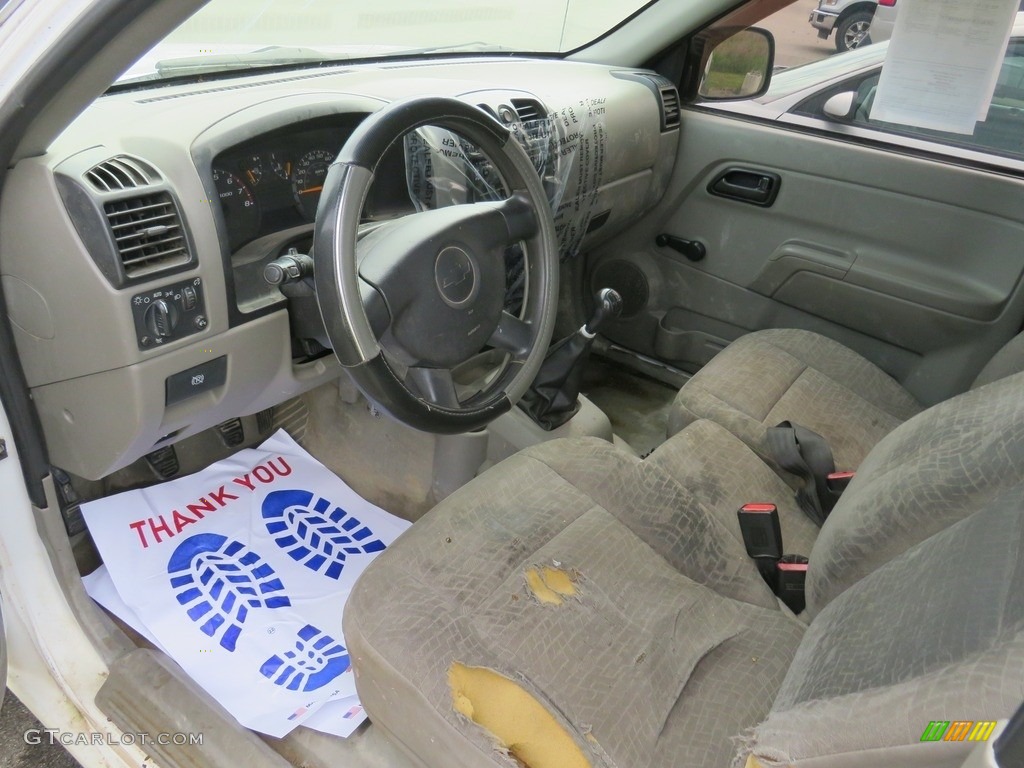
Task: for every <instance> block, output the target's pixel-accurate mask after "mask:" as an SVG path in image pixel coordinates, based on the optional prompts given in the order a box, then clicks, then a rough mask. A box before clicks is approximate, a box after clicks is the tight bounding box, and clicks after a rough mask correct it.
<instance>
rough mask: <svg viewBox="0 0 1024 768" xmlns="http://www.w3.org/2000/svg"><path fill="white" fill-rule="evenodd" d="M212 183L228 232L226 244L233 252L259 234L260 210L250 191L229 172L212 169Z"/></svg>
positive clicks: (240, 180)
mask: <svg viewBox="0 0 1024 768" xmlns="http://www.w3.org/2000/svg"><path fill="white" fill-rule="evenodd" d="M213 183H214V185H215V186H216V187H217V197H218V198H219V199H220V210H221V212H222V213H223V214H224V225H225V227H226V228H227V231H228V244H229V245H230V247H231V250H234V249H235V248H237V247H238V246H239V245H241V244H242V243H245V242H248V241H249V240H252V239H253V237H255V236H256V234H257V232H259V228H260V209H259V206H257V204H256V198H255V197H254V196H253V193H252V190H251V189H249V187H248V186H246V183H245V182H244V181H242V179H241V178H239V177H238V176H237V175H235V174H234V173H231V171H225V170H224V169H223V168H214V169H213Z"/></svg>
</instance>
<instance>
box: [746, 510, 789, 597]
mask: <svg viewBox="0 0 1024 768" xmlns="http://www.w3.org/2000/svg"><path fill="white" fill-rule="evenodd" d="M737 515H738V516H739V519H740V533H741V534H742V535H743V545H744V546H745V547H746V548H747V554H748V555H749V556H750V557H752V558H753V560H754V562H755V563H756V564H757V570H758V572H760V574H761V577H762V578H763V579H764V580H765V583H766V584H768V586H769V587H770V588H771V590H772V591H773V592H774V591H775V583H776V576H775V564H776V563H777V562H778V561H779V558H780V557H782V528H781V527H780V526H779V510H778V508H777V507H776V506H775V505H774V504H744V505H743V506H742V507H740V508H739V510H738V511H737Z"/></svg>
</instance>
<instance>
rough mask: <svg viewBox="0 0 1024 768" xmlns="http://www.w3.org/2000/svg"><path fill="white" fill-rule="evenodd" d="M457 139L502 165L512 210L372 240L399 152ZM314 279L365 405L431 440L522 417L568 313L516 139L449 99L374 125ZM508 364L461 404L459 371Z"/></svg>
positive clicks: (339, 193) (547, 223)
mask: <svg viewBox="0 0 1024 768" xmlns="http://www.w3.org/2000/svg"><path fill="white" fill-rule="evenodd" d="M426 125H431V126H437V127H440V128H446V129H448V130H450V131H453V132H454V133H457V134H458V135H460V136H462V137H464V138H466V139H468V140H469V141H471V142H472V143H473V144H474V145H476V147H477V148H478V149H480V150H481V151H482V152H483V153H484V154H485V155H486V156H487V157H488V158H489V159H490V161H491V162H492V164H493V166H494V168H495V169H496V170H497V172H498V175H499V176H500V178H501V179H502V181H503V182H504V187H505V189H506V190H510V191H511V193H510V194H509V196H508V197H507V198H505V199H504V200H500V201H496V202H480V203H472V204H467V205H455V206H450V207H446V208H439V209H436V210H427V211H422V212H418V213H411V214H409V215H407V216H403V217H402V218H399V219H396V220H395V221H393V222H389V223H387V224H384V225H382V226H379V227H377V228H376V229H374V230H373V231H372V232H370V233H369V234H365V235H364V236H363V237H359V225H360V218H361V213H362V208H363V203H364V201H365V199H366V195H367V191H368V189H369V187H370V184H371V182H372V181H373V179H374V175H375V173H376V171H377V166H378V164H379V163H380V161H381V158H383V157H384V155H385V153H386V152H387V150H388V149H389V148H390V147H391V146H392V145H393V144H394V143H395V142H396V141H398V140H400V139H401V138H402V137H403V136H405V135H406V134H407V133H409V132H410V131H413V130H415V129H417V128H420V127H422V126H426ZM516 243H522V245H523V251H524V267H525V274H526V288H525V297H524V300H523V307H522V311H521V312H520V313H519V314H518V315H517V314H512V313H510V312H508V311H506V309H505V306H504V304H505V287H506V286H505V282H506V277H505V251H506V249H507V248H508V247H509V246H511V245H514V244H516ZM313 260H314V277H315V282H316V292H317V301H318V303H319V307H320V314H321V317H322V319H323V321H324V325H325V327H326V330H327V336H328V338H329V339H330V341H331V345H332V347H333V349H334V354H335V355H336V356H337V357H338V359H339V361H340V362H341V364H342V365H343V366H345V367H346V368H347V369H348V370H349V372H350V373H351V375H352V378H353V380H354V381H355V384H356V386H357V387H358V388H359V389H360V391H362V393H363V394H364V395H366V397H367V398H368V399H369V400H370V401H371V402H373V403H374V404H376V405H377V406H378V407H380V408H381V409H382V410H383V411H385V412H386V413H388V414H390V415H391V416H392V417H394V418H396V419H397V420H399V421H401V422H404V423H405V424H408V425H409V426H412V427H415V428H416V429H420V430H423V431H426V432H435V433H441V434H454V433H458V432H468V431H472V430H474V429H477V428H479V427H482V426H484V425H485V424H487V423H489V422H490V421H492V420H493V419H495V418H496V417H498V416H499V415H501V414H502V413H504V412H505V411H507V410H509V409H510V408H511V407H512V405H513V404H514V403H516V402H517V401H518V400H519V399H520V398H521V397H522V396H523V394H524V393H525V392H526V390H527V388H528V387H529V385H530V383H531V382H532V381H533V379H534V377H535V376H536V375H537V371H538V370H539V368H540V364H541V362H542V361H543V358H544V355H545V353H546V351H547V347H548V344H549V343H550V341H551V333H552V329H553V327H554V319H555V311H556V306H557V300H558V246H557V242H556V239H555V226H554V221H553V218H552V213H551V207H550V205H549V204H548V201H547V196H546V195H545V193H544V188H543V185H542V184H541V181H540V178H539V176H538V175H537V172H536V170H535V169H534V167H533V164H532V162H531V161H530V159H529V157H528V156H527V155H526V152H525V151H524V150H523V148H522V147H521V146H520V145H519V143H518V142H517V141H516V140H515V139H514V138H513V137H512V134H511V133H510V132H509V131H508V129H506V128H505V127H504V126H502V125H501V124H500V123H499V122H498V121H497V120H495V119H494V118H492V117H491V116H490V115H488V114H487V113H486V112H484V111H483V110H481V109H478V108H477V107H474V106H471V105H469V104H465V103H463V102H461V101H457V100H455V99H451V98H444V97H415V98H411V99H405V100H402V101H396V102H393V103H392V104H390V105H388V106H385V107H383V108H382V109H381V110H379V111H378V112H375V113H374V114H372V115H371V116H370V117H368V118H366V120H364V121H363V122H362V123H361V124H360V125H359V127H358V128H357V129H356V131H355V132H354V133H353V134H352V136H351V137H350V138H349V140H348V142H346V144H345V146H344V147H343V148H342V150H341V153H340V154H339V155H338V157H337V159H336V160H335V161H334V163H333V164H332V165H331V167H330V169H329V170H328V173H327V176H326V178H325V179H324V188H323V192H322V194H321V198H320V204H319V207H318V208H317V213H316V222H315V231H314V243H313ZM487 348H493V349H495V350H498V351H499V352H501V353H503V355H502V357H503V364H502V365H500V366H497V372H496V373H493V374H492V377H491V379H490V380H489V381H487V383H485V384H484V386H483V388H482V389H481V390H479V391H477V392H475V393H473V394H471V395H469V396H466V397H464V398H462V399H460V394H459V393H458V392H457V390H456V385H455V379H454V378H453V374H452V370H453V369H455V368H457V367H458V366H459V365H460V364H463V363H466V362H468V361H470V360H472V359H473V358H475V357H476V356H477V355H479V354H480V353H481V352H482V351H483V350H485V349H487Z"/></svg>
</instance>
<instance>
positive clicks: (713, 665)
mask: <svg viewBox="0 0 1024 768" xmlns="http://www.w3.org/2000/svg"><path fill="white" fill-rule="evenodd" d="M702 445H703V446H707V447H708V449H709V453H708V454H707V455H704V456H702V455H699V454H700V450H701V447H702ZM730 445H732V448H730V447H729V446H730ZM716 452H719V453H721V455H722V456H723V457H725V458H723V459H719V458H716ZM727 454H728V455H727ZM756 467H760V468H759V469H755V468H756ZM730 474H732V475H734V476H735V477H734V482H735V484H736V486H737V487H736V488H735V489H733V488H732V486H730V485H729V484H728V476H729V475H730ZM751 477H753V478H754V482H753V484H752V485H751V486H750V487H749V488H748V489H744V488H743V487H742V483H743V482H744V480H745V479H746V478H751ZM772 477H773V473H772V472H771V471H770V469H769V468H767V467H765V466H764V465H759V464H758V463H757V462H756V459H755V458H754V456H753V454H752V453H751V451H750V450H749V449H748V448H747V447H746V446H744V445H743V444H742V443H741V441H739V440H738V438H736V437H735V436H732V435H730V434H729V433H728V432H727V431H726V430H724V429H722V428H721V427H720V426H719V425H715V424H711V423H708V422H704V421H697V422H694V423H693V424H691V425H689V426H688V427H687V428H686V429H684V430H683V431H682V432H681V433H679V434H678V435H676V436H675V437H674V438H672V439H671V440H669V441H668V442H667V443H666V444H665V445H664V446H662V447H661V448H659V449H658V450H657V451H655V453H654V454H653V455H652V456H651V457H649V458H648V459H646V460H640V459H637V458H636V457H633V456H629V455H627V454H626V453H625V452H623V451H620V450H619V449H617V448H615V447H613V446H612V445H610V444H607V443H603V442H602V441H599V440H593V439H590V440H577V441H554V442H552V443H547V444H544V445H541V446H537V447H535V448H532V449H530V450H528V451H525V452H523V453H521V454H519V455H517V456H515V457H513V458H512V459H510V460H508V461H506V462H503V463H502V464H500V465H498V466H497V467H495V468H493V469H492V470H490V471H488V472H487V473H485V474H484V475H482V476H481V477H479V478H477V479H476V480H474V481H473V482H471V483H470V484H468V485H467V486H466V487H464V488H463V489H461V490H460V491H458V492H457V493H455V494H454V495H453V496H451V497H450V498H449V499H447V500H446V501H445V502H443V503H442V504H440V505H439V506H438V507H436V508H435V509H434V510H432V511H431V512H430V513H429V514H428V515H427V516H426V517H425V518H424V519H423V520H421V521H420V522H418V523H417V524H416V525H414V526H413V528H412V529H410V531H409V532H407V533H406V534H405V535H403V536H402V537H401V538H400V539H399V541H398V542H396V543H395V544H394V545H393V546H392V547H391V548H389V550H388V551H387V552H385V553H383V554H382V555H381V556H380V557H379V558H378V559H377V560H376V561H375V562H374V563H372V564H371V565H370V567H369V568H367V570H366V572H365V573H364V575H363V576H362V577H361V578H360V580H359V581H358V583H357V584H356V587H355V589H354V591H353V593H352V597H351V598H350V601H349V604H348V606H347V608H346V613H345V637H346V641H347V643H348V647H349V651H350V653H351V655H352V659H353V664H354V666H355V669H356V672H357V677H356V679H357V687H358V689H359V692H360V695H361V696H362V698H363V703H364V705H365V706H366V708H367V711H368V712H369V713H370V715H371V719H372V720H373V721H374V722H375V723H376V724H377V725H378V726H380V727H382V728H384V729H385V730H388V731H390V732H392V733H393V734H394V735H395V736H396V738H398V739H399V740H400V741H401V742H402V743H403V744H405V745H406V746H407V747H408V748H409V749H410V750H411V751H412V752H414V753H416V754H417V755H418V756H419V757H420V759H421V760H423V761H424V763H425V764H427V765H430V766H492V765H505V766H511V765H515V764H516V763H515V762H514V761H513V758H512V757H510V756H509V755H508V754H507V753H506V752H505V751H503V749H502V747H501V745H499V744H496V743H495V739H494V737H493V736H492V735H491V734H490V733H489V732H488V731H486V730H485V729H483V728H481V727H480V726H479V725H477V724H476V723H474V722H471V721H470V720H468V719H467V718H466V717H464V716H463V715H462V714H459V713H457V712H456V711H455V710H454V707H453V701H452V694H451V691H450V690H449V687H448V671H449V669H450V668H451V665H452V664H453V663H455V662H458V663H461V664H465V665H469V666H474V667H484V668H488V669H492V670H494V671H496V672H498V673H500V674H501V675H503V676H504V677H505V678H507V679H509V680H512V681H515V682H516V683H518V684H519V685H521V686H522V687H523V688H524V689H525V690H526V691H527V692H529V693H530V694H531V695H532V696H533V697H534V698H535V699H536V700H537V701H539V702H540V703H541V704H542V705H543V706H544V708H545V709H546V710H547V711H549V712H550V713H551V714H552V716H553V717H555V719H556V720H557V721H558V723H560V724H561V725H562V727H563V728H564V729H565V731H566V732H567V733H568V734H570V736H571V737H572V739H573V740H574V741H575V743H576V744H577V745H578V746H579V748H580V750H581V751H582V752H583V754H585V756H586V759H587V760H588V762H589V763H590V764H591V765H593V766H619V767H620V768H625V767H626V766H641V765H642V766H653V767H655V768H660V767H661V766H665V767H666V768H667V767H668V766H699V767H700V768H705V767H706V768H712V767H713V766H714V767H720V766H726V765H729V764H730V763H732V764H733V765H734V766H742V765H743V764H744V762H745V761H746V759H747V757H748V756H749V755H751V754H752V755H754V756H756V757H757V759H758V760H759V761H760V762H761V763H762V764H763V765H764V766H768V767H770V768H774V767H775V766H780V767H781V766H796V767H797V768H824V767H825V766H834V765H842V766H844V768H860V767H861V766H863V767H864V768H867V766H876V765H879V764H885V765H907V766H917V765H920V766H924V765H940V766H945V765H948V766H950V767H951V768H952V766H954V765H958V764H959V763H958V761H959V760H962V758H963V756H964V750H966V749H967V748H969V746H970V745H969V744H964V745H951V744H944V745H942V746H944V747H946V750H945V751H944V752H941V753H938V752H937V751H936V748H935V745H931V744H923V745H922V744H920V743H919V740H920V736H921V733H922V732H923V730H924V728H925V726H927V724H928V722H929V721H931V720H935V719H952V718H956V717H969V718H974V719H977V720H982V719H998V718H1003V717H1007V716H1008V715H1009V714H1010V713H1011V712H1012V710H1013V709H1014V708H1015V707H1016V705H1017V704H1018V703H1019V702H1020V700H1021V699H1022V698H1024V676H1022V675H1021V674H1020V672H1021V671H1022V670H1021V667H1022V666H1024V635H1022V634H1021V632H1022V628H1024V598H1021V595H1022V594H1024V560H1022V554H1024V553H1022V551H1021V541H1022V537H1024V524H1022V519H1024V505H1022V498H1024V375H1016V376H1012V377H1009V378H1005V379H1001V380H999V381H997V382H995V383H992V384H990V385H987V386H984V387H981V388H979V389H976V390H974V391H972V392H969V393H966V394H964V395H961V396H958V397H956V398H953V399H952V400H949V401H947V402H945V403H942V404H940V405H939V406H936V407H934V408H931V409H929V410H928V411H926V412H924V413H922V414H920V415H918V416H917V417H914V418H912V419H910V420H909V421H908V422H906V423H904V424H903V425H902V426H900V427H898V428H897V429H895V430H894V431H893V432H892V433H891V434H889V435H888V436H887V437H885V438H883V439H882V440H881V442H880V443H879V444H878V446H877V447H876V448H875V449H874V450H872V451H871V452H870V454H869V456H868V457H867V459H866V460H865V462H864V464H863V466H862V469H861V471H860V472H859V473H858V475H857V477H856V478H855V480H854V481H853V483H851V485H850V487H849V489H848V490H847V491H846V493H845V494H844V496H843V497H842V499H840V501H839V503H838V504H837V506H836V508H835V509H834V510H833V512H832V515H831V516H830V517H829V519H828V520H827V521H826V523H825V525H824V526H823V528H822V529H821V533H820V535H819V536H818V537H817V539H816V541H815V542H814V544H813V547H812V549H811V550H810V564H811V565H810V572H809V576H808V581H807V598H808V610H807V611H806V616H805V617H801V618H802V619H803V620H804V621H808V620H809V625H807V624H805V623H803V622H802V621H800V620H798V618H796V617H793V616H792V615H791V614H789V613H788V611H786V610H785V609H784V608H783V607H781V606H780V604H779V603H778V602H777V601H776V600H775V598H774V596H773V595H771V593H770V592H769V591H768V590H767V587H766V586H765V584H764V582H763V581H762V580H761V578H760V576H759V575H758V574H757V571H756V569H755V568H754V566H753V564H752V563H751V561H750V560H749V558H747V557H746V554H745V552H744V551H743V547H742V544H741V543H740V541H739V539H738V535H737V533H738V531H737V529H736V528H734V527H731V518H730V516H729V513H730V510H729V507H732V509H731V515H732V517H733V518H734V517H735V507H734V506H732V505H734V504H735V503H736V501H737V500H738V499H742V498H743V497H744V496H746V495H748V494H749V493H754V492H758V493H759V492H767V493H771V492H774V490H778V489H779V488H784V487H785V486H784V484H782V483H780V482H779V481H778V478H774V480H768V479H766V478H772ZM772 482H775V483H776V485H775V486H772V484H771V483H772ZM773 489H774V490H773ZM786 509H787V510H788V511H787V513H786V516H787V517H790V516H792V515H793V514H796V512H794V511H793V510H792V509H791V508H789V507H787V508H786ZM790 529H791V530H795V529H792V527H791V528H790ZM794 535H795V536H797V537H799V535H800V534H799V533H795V534H794ZM787 548H788V547H787ZM982 560H984V565H983V567H973V566H972V563H979V562H980V561H982ZM543 566H548V567H553V568H559V569H562V570H563V571H564V572H566V573H569V574H572V575H573V576H572V578H573V583H574V585H575V587H576V589H577V593H576V594H575V595H573V596H571V597H567V598H566V599H565V600H564V602H563V603H562V604H560V605H549V604H543V603H541V602H539V601H538V600H537V599H536V598H535V593H532V592H531V589H530V587H529V586H528V581H527V579H526V578H525V573H526V571H527V570H529V569H530V568H531V567H543ZM951 566H952V567H951ZM979 600H980V601H983V602H984V605H975V602H976V601H979ZM968 705H969V711H968V710H967V709H961V707H968Z"/></svg>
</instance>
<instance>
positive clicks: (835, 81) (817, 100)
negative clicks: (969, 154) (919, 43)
mask: <svg viewBox="0 0 1024 768" xmlns="http://www.w3.org/2000/svg"><path fill="white" fill-rule="evenodd" d="M1021 5H1022V7H1024V2H1022V3H1021ZM898 10H899V0H869V1H868V2H865V0H807V2H795V3H793V4H791V5H789V6H787V7H785V8H782V9H781V10H779V11H777V12H776V13H774V14H772V15H771V16H768V17H767V18H765V19H763V20H762V21H760V22H759V23H758V24H757V26H759V27H762V28H764V29H767V30H769V31H770V32H772V34H773V36H774V38H775V71H774V73H773V75H772V81H771V84H770V86H769V88H768V91H767V93H765V94H764V95H763V96H759V97H757V98H755V99H749V100H747V101H745V102H733V103H732V104H731V105H727V104H723V105H722V108H723V109H726V110H729V111H735V112H742V113H746V114H750V115H752V116H755V117H763V118H766V119H771V120H779V121H783V122H784V121H789V122H794V119H793V118H794V117H795V118H814V119H816V120H821V121H824V122H825V123H831V124H833V125H834V126H835V128H836V132H837V133H842V134H845V135H849V128H850V127H857V128H867V129H871V130H872V131H880V132H883V133H885V134H889V135H891V136H892V137H893V138H894V139H898V138H908V139H916V140H925V141H929V142H935V143H939V144H943V145H946V146H950V147H954V148H959V149H968V150H975V151H979V152H984V153H986V154H992V155H1000V156H1004V157H1009V158H1013V159H1015V160H1024V12H1021V13H1018V15H1017V20H1016V23H1015V24H1014V28H1013V32H1012V34H1011V38H1010V42H1009V45H1008V47H1007V50H1006V54H1005V57H1004V59H1003V61H1002V64H1001V67H1000V70H999V74H998V79H997V81H996V88H995V93H994V96H993V98H992V102H991V105H990V106H989V109H988V111H987V113H986V114H985V116H984V118H983V119H981V120H979V121H978V122H977V123H976V124H975V126H974V132H973V134H963V133H953V132H946V131H940V130H934V129H928V128H918V127H913V126H908V125H903V124H898V123H892V122H885V121H881V120H878V119H873V118H872V106H873V104H874V100H875V96H876V91H877V87H878V82H879V78H880V76H881V72H882V68H883V66H884V65H885V61H886V54H887V51H888V47H889V38H890V36H891V35H892V31H893V29H894V27H895V21H896V17H897V12H898ZM709 106H710V105H709ZM894 143H898V141H894Z"/></svg>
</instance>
